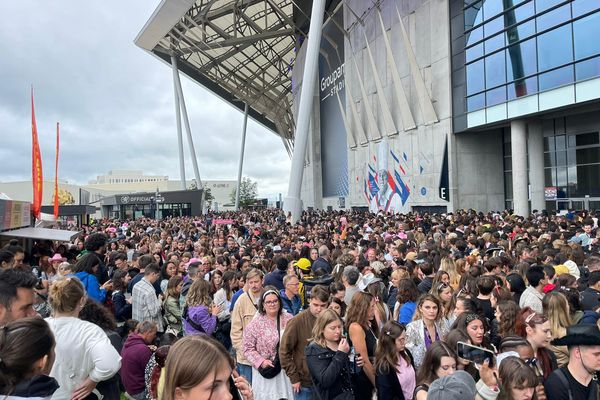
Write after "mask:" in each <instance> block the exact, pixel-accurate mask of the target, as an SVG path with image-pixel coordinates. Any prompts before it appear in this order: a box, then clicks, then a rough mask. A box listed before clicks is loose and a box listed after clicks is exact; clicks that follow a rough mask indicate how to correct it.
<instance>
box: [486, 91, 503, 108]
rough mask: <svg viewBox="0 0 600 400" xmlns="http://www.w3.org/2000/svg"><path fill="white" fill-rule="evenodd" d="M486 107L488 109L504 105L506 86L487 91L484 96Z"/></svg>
mask: <svg viewBox="0 0 600 400" xmlns="http://www.w3.org/2000/svg"><path fill="white" fill-rule="evenodd" d="M485 97H486V105H487V106H488V107H491V106H495V105H496V104H500V103H506V86H500V87H499V88H496V89H492V90H488V91H487V92H486V94H485Z"/></svg>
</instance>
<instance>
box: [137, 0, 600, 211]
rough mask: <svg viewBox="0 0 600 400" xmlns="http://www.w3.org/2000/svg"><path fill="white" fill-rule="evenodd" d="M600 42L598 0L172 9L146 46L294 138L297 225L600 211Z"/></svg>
mask: <svg viewBox="0 0 600 400" xmlns="http://www.w3.org/2000/svg"><path fill="white" fill-rule="evenodd" d="M598 37H600V2H599V1H597V0H571V1H561V0H521V1H519V0H485V1H484V0H379V1H364V0H345V1H340V0H314V1H295V0H238V1H233V0H213V1H203V0H195V1H194V0H163V1H161V3H160V4H159V6H158V8H157V9H156V11H155V12H154V14H153V15H152V17H151V18H150V20H149V21H148V22H147V23H146V25H145V26H144V27H143V29H142V31H141V32H140V33H139V35H138V37H137V38H136V39H135V43H136V44H137V45H138V46H139V47H141V48H142V49H145V50H147V51H148V52H151V53H152V54H153V55H154V56H156V57H157V58H159V59H160V60H162V61H163V62H165V63H167V64H169V65H171V66H172V67H173V72H174V85H175V92H176V93H177V95H176V100H177V101H178V102H182V101H183V93H182V92H181V89H180V87H179V89H178V87H177V86H178V85H177V81H178V76H179V73H183V74H185V75H187V76H188V77H190V78H191V79H193V80H195V81H196V82H198V83H199V84H200V85H202V86H204V87H206V88H208V89H209V90H211V91H212V92H213V93H215V94H216V95H217V96H219V97H221V98H223V99H225V100H226V101H228V102H229V103H231V104H232V105H233V106H235V107H237V108H239V109H240V110H241V111H244V112H245V113H246V115H247V116H249V117H250V118H253V119H255V120H256V121H258V122H259V123H261V124H262V125H264V126H265V127H267V128H269V129H271V130H272V131H273V132H275V133H276V134H278V135H279V136H280V137H281V139H282V143H283V146H285V148H286V149H287V151H288V152H289V154H290V155H291V157H292V171H291V176H290V180H289V182H290V183H289V190H288V194H287V197H286V198H285V200H284V208H285V209H286V210H288V211H292V212H293V213H294V215H298V210H299V209H300V207H303V208H307V207H314V208H328V207H332V208H351V207H361V208H362V207H368V208H370V209H371V210H374V211H375V210H385V211H394V212H407V211H411V210H421V211H425V210H432V211H451V210H454V209H459V208H474V209H477V210H482V211H487V210H499V209H504V208H514V209H515V212H516V213H518V214H521V215H525V214H528V213H529V212H530V211H531V210H534V209H538V210H540V209H548V210H563V209H567V208H575V209H583V208H589V209H598V208H600V136H599V135H600V133H599V131H600V114H599V113H598V111H599V110H600V105H599V102H598V99H599V98H600V41H598V40H597V38H598ZM176 107H177V110H179V105H177V106H176ZM181 109H182V110H183V111H185V107H184V106H182V107H181ZM183 114H184V118H185V112H184V113H183ZM180 135H181V134H180ZM240 168H241V167H240Z"/></svg>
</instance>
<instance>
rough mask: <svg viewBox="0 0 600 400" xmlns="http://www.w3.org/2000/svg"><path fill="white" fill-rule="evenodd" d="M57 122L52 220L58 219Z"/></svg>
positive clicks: (58, 141) (58, 140)
mask: <svg viewBox="0 0 600 400" xmlns="http://www.w3.org/2000/svg"><path fill="white" fill-rule="evenodd" d="M58 126H59V124H58V122H57V123H56V163H55V164H54V165H55V167H54V218H58V149H59V143H60V134H59V133H58Z"/></svg>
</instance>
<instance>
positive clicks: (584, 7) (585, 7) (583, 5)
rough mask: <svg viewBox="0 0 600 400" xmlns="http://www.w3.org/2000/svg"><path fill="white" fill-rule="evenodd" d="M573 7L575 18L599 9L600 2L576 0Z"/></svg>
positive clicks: (595, 0)
mask: <svg viewBox="0 0 600 400" xmlns="http://www.w3.org/2000/svg"><path fill="white" fill-rule="evenodd" d="M571 6H572V7H573V18H575V17H579V16H580V15H583V14H586V13H588V12H590V11H593V10H597V9H599V8H600V2H599V1H598V0H574V1H573V3H571Z"/></svg>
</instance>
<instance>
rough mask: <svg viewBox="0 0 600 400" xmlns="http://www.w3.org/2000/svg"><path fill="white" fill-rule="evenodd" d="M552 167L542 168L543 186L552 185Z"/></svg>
mask: <svg viewBox="0 0 600 400" xmlns="http://www.w3.org/2000/svg"><path fill="white" fill-rule="evenodd" d="M553 172H554V169H552V168H544V186H554V182H555V180H554V174H553Z"/></svg>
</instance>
